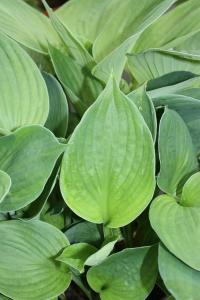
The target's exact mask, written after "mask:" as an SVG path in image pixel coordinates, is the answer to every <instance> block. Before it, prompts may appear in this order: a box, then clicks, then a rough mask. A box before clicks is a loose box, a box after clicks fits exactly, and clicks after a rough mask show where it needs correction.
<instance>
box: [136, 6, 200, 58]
mask: <svg viewBox="0 0 200 300" xmlns="http://www.w3.org/2000/svg"><path fill="white" fill-rule="evenodd" d="M199 17H200V6H199V1H198V0H190V1H186V2H185V3H183V4H181V5H178V6H177V7H176V8H174V9H172V10H171V11H169V12H168V13H167V14H165V15H163V16H162V17H161V18H160V19H159V20H158V21H157V22H155V23H154V24H152V25H151V26H150V27H149V28H147V29H146V30H145V31H144V33H143V34H142V35H141V37H140V39H139V40H138V42H137V45H136V47H135V48H134V52H141V51H144V50H146V49H149V48H155V47H156V48H160V47H165V48H166V49H169V48H172V47H175V46H177V45H178V44H180V43H182V42H183V41H184V40H186V39H187V38H189V37H190V36H192V35H193V34H194V33H195V32H196V31H199V30H200V24H199V21H198V20H199Z"/></svg>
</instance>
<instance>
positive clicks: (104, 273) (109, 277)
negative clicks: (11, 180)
mask: <svg viewBox="0 0 200 300" xmlns="http://www.w3.org/2000/svg"><path fill="white" fill-rule="evenodd" d="M156 277H157V247H155V246H154V247H143V248H134V249H126V250H123V251H121V252H119V253H116V254H113V255H111V256H110V257H108V258H107V259H106V260H105V261H104V262H103V263H101V264H100V265H98V266H95V267H92V268H91V269H90V270H89V272H88V273H87V280H88V283H89V285H90V286H91V288H92V289H93V290H94V291H95V292H97V293H99V294H100V298H101V299H102V300H121V299H126V300H133V299H134V300H143V299H146V297H147V296H148V295H149V294H150V292H151V290H152V289H153V287H154V285H155V281H156Z"/></svg>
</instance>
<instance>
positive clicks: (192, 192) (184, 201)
mask: <svg viewBox="0 0 200 300" xmlns="http://www.w3.org/2000/svg"><path fill="white" fill-rule="evenodd" d="M180 203H181V205H183V206H187V207H193V206H195V207H199V206H200V172H198V173H196V174H194V175H192V176H191V177H190V178H189V179H188V181H187V182H186V183H185V185H184V187H183V191H182V197H181V201H180Z"/></svg>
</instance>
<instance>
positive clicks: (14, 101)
mask: <svg viewBox="0 0 200 300" xmlns="http://www.w3.org/2000/svg"><path fill="white" fill-rule="evenodd" d="M0 50H1V51H0V64H1V72H0V91H1V93H0V111H1V116H0V131H1V132H3V133H8V132H10V131H12V130H14V129H16V128H18V127H20V126H23V125H30V124H41V125H44V123H45V121H46V119H47V116H48V112H49V99H48V93H47V88H46V85H45V82H44V80H43V78H42V76H41V74H40V72H39V69H38V68H37V66H36V65H35V63H34V62H33V61H32V59H31V58H30V57H29V56H28V55H27V54H26V52H25V51H24V50H23V49H22V48H21V47H20V46H19V45H17V43H16V42H15V41H13V40H11V39H10V38H8V37H6V36H5V35H3V34H0Z"/></svg>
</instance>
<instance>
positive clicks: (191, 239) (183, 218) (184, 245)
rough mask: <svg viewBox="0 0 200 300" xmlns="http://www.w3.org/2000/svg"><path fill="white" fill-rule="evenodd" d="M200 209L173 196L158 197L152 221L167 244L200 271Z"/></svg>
mask: <svg viewBox="0 0 200 300" xmlns="http://www.w3.org/2000/svg"><path fill="white" fill-rule="evenodd" d="M194 206H195V205H194ZM199 216H200V209H199V207H185V206H182V205H180V204H178V203H177V201H176V199H174V198H172V197H171V196H167V195H162V196H160V197H158V198H156V199H155V200H154V201H153V203H152V205H151V208H150V222H151V225H152V227H153V229H154V230H155V232H156V233H157V235H158V236H159V238H160V239H161V241H162V242H163V243H164V245H165V246H166V247H167V248H168V249H169V251H170V252H172V253H173V254H174V255H175V256H177V257H178V258H179V259H180V260H182V261H183V262H184V263H186V264H187V265H189V266H190V267H191V268H194V269H196V270H198V271H200V256H199V251H200V239H199V236H200V218H199Z"/></svg>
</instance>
